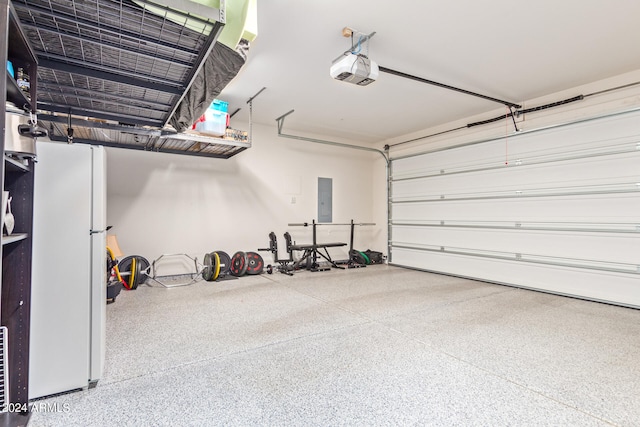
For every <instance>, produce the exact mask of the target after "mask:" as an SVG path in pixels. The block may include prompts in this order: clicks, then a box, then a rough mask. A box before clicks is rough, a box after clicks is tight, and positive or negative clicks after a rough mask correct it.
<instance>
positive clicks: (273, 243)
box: [258, 231, 294, 276]
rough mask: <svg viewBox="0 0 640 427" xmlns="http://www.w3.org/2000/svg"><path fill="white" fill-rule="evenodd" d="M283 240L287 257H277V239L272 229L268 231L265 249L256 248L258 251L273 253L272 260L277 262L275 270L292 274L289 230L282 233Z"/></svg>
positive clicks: (292, 262)
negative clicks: (267, 242) (267, 244)
mask: <svg viewBox="0 0 640 427" xmlns="http://www.w3.org/2000/svg"><path fill="white" fill-rule="evenodd" d="M284 241H285V243H286V250H287V253H288V254H289V258H278V241H277V239H276V233H274V232H273V231H272V232H271V233H269V247H268V248H266V249H258V251H265V252H267V251H268V252H271V253H272V254H273V261H274V262H275V263H277V264H278V266H276V270H278V271H279V272H280V273H282V274H286V275H288V276H293V270H294V261H293V252H292V249H291V247H292V244H291V234H289V232H286V233H284Z"/></svg>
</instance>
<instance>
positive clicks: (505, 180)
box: [393, 150, 640, 200]
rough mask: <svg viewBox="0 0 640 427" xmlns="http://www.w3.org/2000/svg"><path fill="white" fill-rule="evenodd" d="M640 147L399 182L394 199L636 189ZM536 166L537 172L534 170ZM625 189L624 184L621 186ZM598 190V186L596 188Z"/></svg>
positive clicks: (394, 188) (396, 185) (639, 178)
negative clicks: (597, 155)
mask: <svg viewBox="0 0 640 427" xmlns="http://www.w3.org/2000/svg"><path fill="white" fill-rule="evenodd" d="M638 164H640V150H638V151H637V152H633V153H630V154H627V153H624V154H618V155H613V156H604V157H597V158H587V159H578V160H572V161H562V162H554V163H547V164H543V165H534V166H527V165H526V164H523V165H521V166H512V167H502V168H501V169H495V170H487V171H478V172H469V173H463V174H451V175H442V176H434V177H428V178H421V179H412V180H405V181H399V182H396V183H394V185H393V199H394V200H406V199H410V198H421V197H427V198H429V197H431V198H434V197H435V198H439V197H440V196H441V195H445V197H456V196H460V197H464V196H465V195H469V194H487V195H490V194H491V193H492V192H505V191H514V192H515V191H517V190H521V191H523V192H527V191H529V190H544V189H547V188H566V189H567V190H570V189H572V188H575V189H576V191H588V189H587V188H582V187H586V186H589V187H592V186H612V185H617V184H625V183H627V184H630V187H629V189H635V187H634V186H635V184H636V182H640V169H639V168H638ZM533 168H535V173H532V172H533ZM621 188H622V186H621ZM594 190H597V188H594Z"/></svg>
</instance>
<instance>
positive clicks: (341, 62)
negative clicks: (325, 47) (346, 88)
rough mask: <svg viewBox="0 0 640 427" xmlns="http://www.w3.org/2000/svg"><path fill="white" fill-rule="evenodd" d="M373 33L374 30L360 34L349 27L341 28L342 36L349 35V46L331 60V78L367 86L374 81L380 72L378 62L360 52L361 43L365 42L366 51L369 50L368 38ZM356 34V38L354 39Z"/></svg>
mask: <svg viewBox="0 0 640 427" xmlns="http://www.w3.org/2000/svg"><path fill="white" fill-rule="evenodd" d="M358 34H359V35H358ZM374 34H375V32H373V33H371V34H368V35H366V34H360V33H358V32H357V31H355V30H353V29H351V28H349V27H344V28H343V29H342V35H343V36H344V37H351V40H352V43H351V48H350V49H348V50H346V51H345V52H344V53H343V54H342V55H340V56H339V57H338V58H336V59H335V60H334V61H333V64H332V65H331V68H330V69H329V74H330V75H331V77H332V78H334V79H336V80H341V81H343V82H348V83H353V84H356V85H358V86H367V85H368V84H371V83H373V82H374V81H376V79H377V78H378V74H379V73H380V70H379V69H378V64H376V63H375V62H373V61H372V60H371V59H369V56H368V55H365V54H363V53H362V45H363V44H365V46H366V50H367V52H368V51H369V39H370V38H371V37H373V36H374ZM356 35H357V37H358V40H357V41H354V37H355V36H356Z"/></svg>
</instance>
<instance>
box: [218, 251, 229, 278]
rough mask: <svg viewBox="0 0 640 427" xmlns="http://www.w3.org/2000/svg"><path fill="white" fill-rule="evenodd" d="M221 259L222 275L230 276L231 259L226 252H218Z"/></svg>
mask: <svg viewBox="0 0 640 427" xmlns="http://www.w3.org/2000/svg"><path fill="white" fill-rule="evenodd" d="M216 252H217V253H218V256H219V257H220V274H222V275H226V274H229V271H230V270H231V257H230V256H229V254H228V253H226V252H224V251H216Z"/></svg>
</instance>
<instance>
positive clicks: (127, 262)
mask: <svg viewBox="0 0 640 427" xmlns="http://www.w3.org/2000/svg"><path fill="white" fill-rule="evenodd" d="M134 257H135V258H136V263H137V264H138V265H140V275H139V276H138V284H139V285H140V284H142V283H144V282H146V281H147V278H149V272H150V270H151V264H149V261H148V260H147V259H146V258H145V257H143V256H140V255H129V256H126V257H124V258H122V259H121V260H120V262H118V270H119V272H120V273H129V272H130V271H131V260H133V258H134ZM124 279H126V275H125V277H124Z"/></svg>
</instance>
